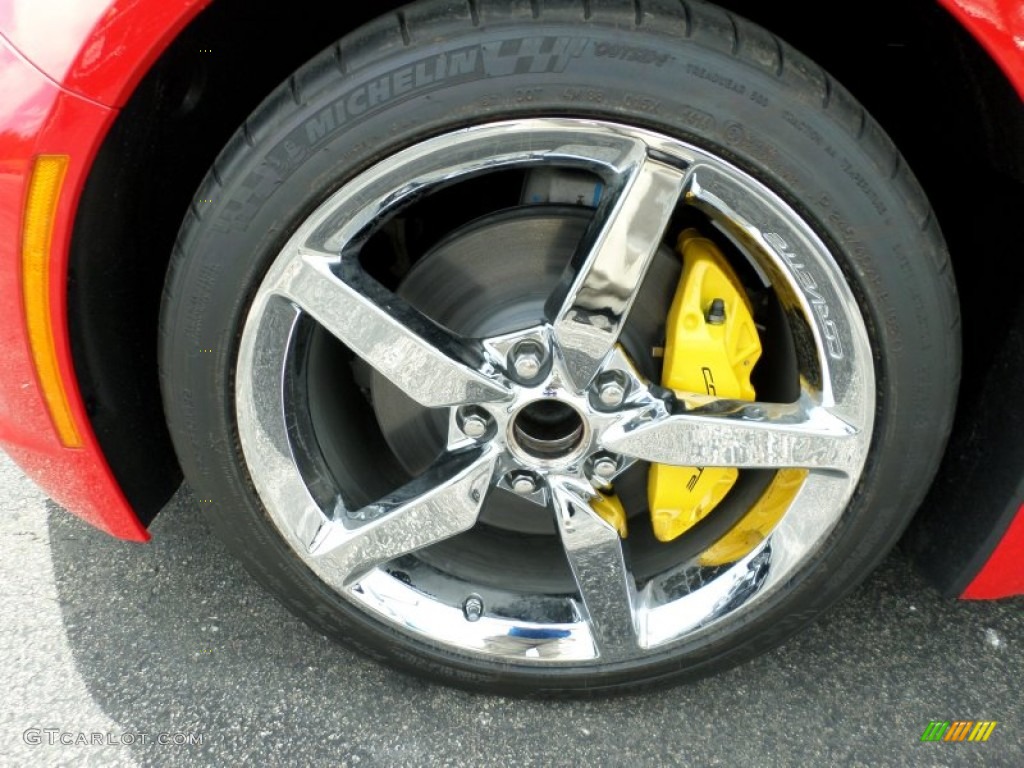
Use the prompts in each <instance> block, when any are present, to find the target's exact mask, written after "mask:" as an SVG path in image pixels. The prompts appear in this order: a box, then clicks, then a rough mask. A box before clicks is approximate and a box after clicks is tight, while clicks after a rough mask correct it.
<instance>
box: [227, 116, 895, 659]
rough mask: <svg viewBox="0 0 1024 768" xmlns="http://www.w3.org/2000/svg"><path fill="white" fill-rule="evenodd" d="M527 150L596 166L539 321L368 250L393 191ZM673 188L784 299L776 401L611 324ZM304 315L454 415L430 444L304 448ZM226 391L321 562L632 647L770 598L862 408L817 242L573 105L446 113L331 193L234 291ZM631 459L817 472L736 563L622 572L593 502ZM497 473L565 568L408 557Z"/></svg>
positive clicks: (841, 288)
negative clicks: (661, 359) (491, 115)
mask: <svg viewBox="0 0 1024 768" xmlns="http://www.w3.org/2000/svg"><path fill="white" fill-rule="evenodd" d="M524 168H561V169H573V170H576V171H585V172H587V173H589V174H593V175H594V176H596V177H598V178H599V179H600V180H601V185H602V188H603V189H602V194H601V197H600V201H599V202H598V204H597V205H596V210H595V211H594V214H593V218H592V221H591V222H590V223H589V225H588V226H587V227H586V228H585V231H584V234H583V236H582V239H581V241H580V244H579V247H578V248H577V250H576V255H575V256H573V258H572V260H571V262H570V264H569V266H568V268H567V269H566V272H565V277H564V278H563V279H562V280H561V281H560V282H558V283H557V284H555V285H552V286H551V292H550V295H549V297H548V298H547V301H546V304H545V318H546V321H545V322H541V323H539V324H533V325H531V326H530V327H524V328H519V329H516V330H513V331H509V332H503V333H501V334H498V335H494V336H488V337H484V338H467V337H464V336H461V335H458V334H455V333H452V332H450V331H449V330H447V329H445V328H444V327H442V326H441V325H439V324H437V323H435V322H432V321H431V320H430V319H428V318H427V317H425V316H424V315H423V314H422V313H421V312H419V311H418V310H416V309H414V308H413V307H412V306H411V305H410V304H409V303H407V302H406V301H405V300H404V299H403V298H402V297H401V295H400V294H399V293H395V292H392V291H390V290H387V289H385V288H384V287H383V286H382V285H381V284H380V283H379V282H377V281H376V280H374V279H373V278H371V277H370V276H369V275H368V274H367V272H366V270H365V269H364V268H363V266H362V264H361V262H360V260H359V252H360V249H361V248H362V246H363V245H364V244H365V243H366V242H367V239H368V238H369V236H370V235H371V234H372V233H373V232H374V231H376V230H378V229H379V227H380V226H381V225H382V224H383V223H384V222H386V221H387V220H388V219H389V218H390V217H391V216H393V215H394V214H395V213H396V212H397V211H399V210H401V209H402V208H403V207H404V206H407V205H409V204H412V203H413V202H415V201H416V200H418V199H422V198H423V197H424V196H426V195H429V194H431V193H433V192H435V191H438V190H442V189H444V188H446V187H449V186H451V185H453V184H456V183H458V182H460V181H463V180H467V179H473V178H480V177H483V176H484V175H487V174H494V173H499V172H501V171H503V170H508V169H524ZM686 208H691V209H694V210H696V211H699V212H700V213H701V214H702V215H703V216H706V217H707V219H708V220H709V222H710V223H711V225H713V226H714V227H715V229H716V230H717V232H718V234H719V235H720V236H722V237H723V238H725V239H727V240H728V241H729V242H730V243H732V245H733V246H734V247H735V248H736V251H737V252H738V253H740V254H742V256H743V257H744V258H745V259H746V260H747V261H748V262H749V266H750V267H751V268H752V269H753V270H754V271H755V272H756V273H757V274H758V275H759V276H760V278H761V280H762V281H763V283H764V285H765V286H770V289H771V291H772V292H773V293H774V295H775V297H776V298H777V300H778V302H779V305H780V306H781V308H782V310H783V311H784V313H785V316H786V319H787V321H788V327H789V329H790V333H791V336H792V344H793V347H794V349H795V355H794V358H793V359H794V366H795V368H796V370H795V371H794V372H793V374H794V377H795V379H796V380H797V381H798V383H799V387H798V388H799V396H798V397H796V398H795V399H794V400H793V401H792V402H786V403H774V402H754V403H751V402H741V401H730V400H723V399H717V398H712V397H708V396H706V395H705V396H699V397H698V396H695V395H692V394H682V393H670V392H667V391H665V390H663V389H662V388H661V387H659V386H656V385H654V384H652V382H651V381H650V380H649V379H648V378H647V377H646V376H645V375H644V374H643V373H642V372H641V371H640V370H639V369H638V367H637V366H636V365H635V364H634V361H633V360H632V359H631V357H630V355H629V354H628V353H627V352H626V351H625V349H624V347H623V346H621V345H620V341H621V337H622V334H623V333H624V328H625V327H626V325H627V323H628V320H629V318H630V315H631V313H632V312H633V311H635V310H636V309H637V308H636V307H635V305H636V303H637V296H638V295H639V294H640V290H641V286H642V285H643V283H644V280H645V277H646V276H647V274H648V270H649V269H650V268H651V265H652V262H653V261H654V259H655V255H656V253H657V251H658V249H659V247H660V246H661V243H662V242H663V240H664V238H665V237H666V233H667V230H668V228H669V226H670V221H671V220H672V217H673V216H674V215H676V214H677V212H678V211H679V210H681V209H686ZM478 277H479V278H480V279H486V276H478ZM436 289H437V290H438V291H444V290H446V286H445V285H438V286H436ZM310 324H313V325H316V326H319V327H321V328H322V329H325V330H326V332H328V333H329V334H330V335H332V336H333V337H334V338H336V339H337V340H338V341H339V342H340V343H342V344H343V345H344V346H345V347H346V348H347V349H348V350H349V351H350V352H351V353H352V355H353V356H355V357H356V358H358V359H359V360H361V361H362V362H363V363H365V364H367V365H369V366H371V367H372V368H373V369H374V370H375V371H376V375H377V376H380V377H384V378H385V379H386V380H387V381H388V382H390V384H391V385H393V386H394V387H397V388H398V389H399V390H401V392H402V393H404V395H405V396H406V397H407V398H409V399H411V400H413V401H415V402H416V403H418V404H419V406H420V407H422V408H424V409H430V410H431V411H433V412H434V413H435V415H438V414H439V415H440V419H441V421H442V423H443V424H445V425H446V428H447V429H446V431H447V434H446V436H445V438H444V443H445V445H444V446H443V450H442V451H441V452H440V454H439V455H438V457H437V459H436V460H435V461H434V462H433V464H432V465H431V466H429V467H428V468H427V469H425V470H424V471H422V472H420V473H419V474H417V475H416V476H415V477H413V478H412V479H411V480H410V481H408V482H406V483H405V484H403V485H401V486H400V487H398V488H396V489H394V490H392V491H391V492H389V493H387V494H385V495H384V496H383V498H378V499H373V500H369V501H368V502H367V501H366V500H360V499H359V494H358V493H353V492H352V491H351V489H349V488H347V487H346V483H345V481H344V479H339V478H337V477H334V476H332V477H325V476H324V475H325V473H323V472H320V471H318V467H320V466H321V465H320V464H318V462H317V461H316V460H311V459H310V458H309V457H310V455H315V454H316V452H317V448H316V439H315V437H311V435H310V431H309V424H308V419H307V418H306V417H305V415H304V414H305V412H306V411H308V410H309V403H308V396H307V395H306V394H305V393H304V391H303V390H302V388H301V387H299V386H297V384H296V381H297V379H298V375H299V373H300V372H301V369H302V366H303V363H302V359H301V358H302V355H301V353H302V350H303V347H304V342H303V338H304V334H303V329H306V328H308V327H309V325H310ZM235 396H236V402H235V405H236V412H237V422H238V430H239V438H240V442H241V447H242V451H243V454H244V457H245V460H246V462H247V464H248V468H249V473H250V475H251V478H252V481H253V483H254V485H255V487H256V489H257V491H258V493H259V496H260V498H261V500H262V502H263V504H264V506H265V508H266V511H267V512H268V514H269V516H270V519H271V520H272V521H273V523H274V525H275V526H276V527H277V529H278V530H279V531H280V533H281V535H282V536H283V537H284V538H285V539H286V540H287V541H288V543H289V544H290V546H291V547H292V548H293V549H294V551H295V552H296V553H297V555H298V556H299V558H300V559H301V560H302V561H303V562H304V563H305V564H306V565H307V566H308V567H309V568H310V569H311V570H312V571H313V572H314V573H315V574H316V575H317V576H318V577H319V578H320V579H321V580H322V581H323V582H324V583H326V584H327V585H328V586H330V587H331V588H332V589H334V590H335V591H337V592H338V593H339V594H340V595H342V596H343V597H344V598H345V599H346V600H348V601H350V602H351V603H352V604H354V605H356V606H358V607H359V608H361V609H362V610H363V611H365V612H367V613H368V614H369V615H371V616H372V617H374V618H375V619H376V620H378V621H380V622H383V623H385V624H387V625H390V626H391V627H392V628H395V629H398V630H400V631H402V632H405V633H407V634H409V635H411V636H413V637H414V638H418V639H419V640H421V641H425V642H427V643H432V644H436V645H438V646H441V647H444V648H448V649H450V650H453V651H458V652H461V653H469V654H477V655H482V656H483V657H485V658H490V659H501V660H508V661H514V662H516V663H520V664H537V665H559V664H573V665H579V664H586V663H588V662H589V663H601V664H603V663H609V662H612V663H614V662H620V661H628V660H635V659H641V658H643V657H645V656H648V655H652V654H654V653H658V652H662V651H664V650H665V649H667V648H670V647H672V646H674V645H679V646H682V645H685V644H686V643H688V642H690V641H692V640H694V639H696V638H698V637H699V636H700V635H702V634H703V633H704V632H706V631H708V629H709V628H710V627H711V626H712V625H715V626H716V627H721V626H724V625H725V624H726V623H728V622H731V621H734V620H737V619H738V618H740V617H742V616H743V615H744V614H745V613H746V612H748V611H750V610H751V608H752V607H753V606H756V605H757V604H758V603H759V602H761V601H764V600H765V599H766V598H768V597H769V596H770V595H772V593H773V592H775V591H776V590H777V589H778V588H779V587H780V586H781V585H784V584H785V583H786V582H787V581H788V580H789V579H791V578H792V577H793V576H794V575H795V573H796V572H797V571H798V570H799V569H801V568H802V567H803V566H805V565H806V564H807V563H808V562H809V561H810V560H811V559H812V558H813V556H814V554H815V553H816V552H818V551H819V549H820V548H821V547H822V546H823V544H824V542H825V541H826V538H827V537H828V534H829V532H830V531H831V530H832V528H833V527H834V526H835V524H836V522H837V521H838V520H839V518H840V517H841V516H842V514H843V512H844V510H845V509H846V506H847V504H848V502H849V501H850V499H851V497H852V495H853V492H854V489H855V488H856V486H857V483H858V481H859V479H860V476H861V473H862V471H863V469H864V464H865V460H866V456H867V453H868V449H869V446H870V443H871V437H872V427H873V420H874V412H875V405H876V403H875V376H874V369H873V363H872V355H871V349H870V346H869V341H868V334H867V331H866V328H865V324H864V321H863V319H862V317H861V314H860V311H859V309H858V306H857V302H856V300H855V299H854V297H853V295H852V293H851V291H850V289H849V288H848V286H847V283H846V281H845V279H844V277H843V274H842V272H841V270H840V268H839V266H838V265H837V264H836V262H835V260H834V259H833V258H832V256H831V255H830V253H829V249H828V247H827V246H826V245H825V243H824V242H822V240H820V239H819V238H818V236H817V235H816V234H815V233H814V231H813V230H812V229H811V228H810V226H809V225H808V224H807V223H806V222H805V221H804V220H803V219H802V218H801V216H800V215H799V214H798V213H797V212H796V211H795V210H794V209H793V208H792V207H790V206H789V205H788V204H787V203H786V202H784V201H783V200H782V199H781V198H780V197H779V196H778V195H776V194H774V193H773V192H772V191H771V190H769V189H768V188H767V187H765V186H764V185H762V184H761V183H759V182H758V181H757V180H755V179H754V178H753V177H751V176H750V175H748V174H746V173H744V172H743V171H741V170H739V169H737V168H736V167H734V166H732V165H730V164H729V163H727V162H726V161H724V160H723V159H721V158H718V157H715V156H713V155H711V154H709V153H707V152H705V151H703V150H700V149H697V148H695V147H693V146H689V145H687V144H685V143H682V142H680V141H677V140H674V139H670V138H667V137H665V136H661V135H658V134H654V133H650V132H647V131H643V130H638V129H635V128H631V127H624V126H621V125H615V124H610V123H604V122H596V121H587V120H568V119H526V120H518V121H512V122H504V123H495V124H491V125H484V126H480V127H474V128H469V129H465V130H459V131H456V132H453V133H449V134H447V135H443V136H439V137H437V138H434V139H430V140H428V141H424V142H422V143H420V144H418V145H416V146H412V147H410V148H408V149H406V150H404V151H402V152H400V153H398V154H396V155H394V156H392V157H390V158H388V159H386V160H384V161H382V162H380V163H379V164H378V165H376V166H374V167H372V168H370V169H369V170H367V171H365V172H364V173H362V174H361V175H359V176H357V177H356V178H355V179H353V180H351V181H350V182H349V183H347V184H346V185H345V186H344V187H343V188H342V189H340V190H339V191H338V192H336V193H335V194H333V195H332V196H331V197H330V199H328V200H327V201H326V202H325V203H324V204H323V205H321V206H320V208H319V209H317V210H316V211H315V212H314V213H313V214H312V215H310V216H309V217H308V218H307V219H306V220H305V222H304V223H303V224H302V225H301V226H300V227H299V229H298V230H297V231H296V232H295V234H294V236H293V237H292V238H291V239H290V241H289V242H288V244H287V245H286V246H285V247H284V249H283V250H282V251H281V253H280V255H279V256H278V257H277V258H276V260H275V261H274V263H273V264H272V266H271V268H270V270H269V272H268V273H267V275H266V277H265V279H264V280H263V283H262V285H261V287H260V289H259V291H258V292H257V294H256V296H255V298H254V300H253V302H252V305H251V309H250V311H249V315H248V319H247V321H246V324H245V329H244V333H243V337H242V342H241V347H240V352H239V359H238V366H237V378H236V383H235ZM645 462H655V463H661V464H672V465H680V466H696V467H736V468H738V469H740V470H781V469H786V468H805V469H807V470H809V475H808V477H807V479H806V481H805V482H804V484H803V486H802V488H801V490H800V492H799V494H798V495H797V497H796V499H795V500H794V502H793V503H792V505H791V506H790V508H789V509H788V511H787V512H786V514H785V515H784V517H783V518H782V519H781V521H780V522H779V523H778V525H777V526H776V527H775V528H774V530H772V531H771V533H770V534H769V535H768V536H767V537H766V538H765V539H764V540H763V541H762V542H761V543H760V544H759V545H758V546H757V547H755V548H754V549H753V550H752V551H750V552H749V553H748V554H746V555H745V556H744V557H742V558H741V559H740V560H738V561H737V562H734V563H732V564H729V565H726V566H716V567H711V568H709V567H705V566H702V565H701V564H700V562H699V557H697V556H688V557H686V558H684V559H681V560H679V561H677V562H672V563H670V564H667V565H665V566H664V567H661V568H659V569H657V572H654V573H644V574H643V575H642V577H638V575H637V574H636V573H635V570H634V567H633V564H634V562H635V558H634V553H633V552H632V551H631V543H630V540H629V539H627V540H625V541H623V540H622V539H621V538H620V536H619V534H618V532H617V531H616V530H615V529H614V528H613V527H612V526H611V525H609V524H608V523H607V522H605V520H603V519H602V518H601V517H599V516H598V515H597V514H596V513H595V512H594V511H593V509H592V507H591V501H592V500H594V499H595V498H596V497H597V494H598V491H597V489H599V488H601V487H604V486H606V485H607V484H609V483H612V482H614V481H615V480H616V478H618V477H620V476H622V475H624V474H625V473H627V472H628V471H629V470H630V469H631V468H633V467H636V466H638V465H642V463H645ZM510 493H511V494H516V495H517V496H520V497H523V498H525V499H528V500H529V501H532V502H533V503H534V505H536V506H540V507H543V508H544V509H547V510H548V511H549V513H550V515H551V517H552V518H553V520H554V528H555V530H556V531H557V535H558V538H559V540H560V543H561V546H562V548H563V550H564V554H565V560H566V561H567V563H568V566H569V570H570V572H571V575H572V579H571V584H570V587H569V589H567V590H564V591H563V592H562V593H552V592H550V591H549V590H529V589H525V588H517V587H516V586H515V584H510V585H507V586H506V588H505V589H504V591H502V590H495V589H494V587H493V584H492V585H480V584H475V583H473V582H472V581H468V580H466V579H465V578H463V577H460V576H458V575H457V574H452V573H446V572H445V571H444V570H443V569H439V568H436V567H432V566H424V567H423V568H422V569H421V571H417V572H411V571H410V569H409V568H406V567H404V566H401V565H400V564H401V563H402V562H404V561H407V560H408V559H409V558H412V559H413V560H416V558H417V553H420V552H425V551H427V550H429V548H431V547H432V546H435V545H437V544H439V543H441V542H445V541H446V540H451V539H453V538H454V537H458V536H459V535H462V534H464V532H466V531H469V530H470V529H472V528H473V527H474V525H476V524H477V522H478V519H479V517H480V515H481V511H482V509H483V508H484V507H485V506H486V504H487V503H488V499H489V498H491V497H492V496H494V495H495V494H510ZM396 564H398V565H396ZM497 576H498V578H497V580H498V581H499V582H500V581H501V579H500V574H498V575H497ZM499 593H500V594H499ZM495 595H498V596H495Z"/></svg>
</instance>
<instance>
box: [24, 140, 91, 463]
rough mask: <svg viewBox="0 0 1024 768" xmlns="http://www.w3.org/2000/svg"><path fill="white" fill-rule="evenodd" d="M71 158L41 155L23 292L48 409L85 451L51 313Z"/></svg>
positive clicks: (28, 209) (28, 219)
mask: <svg viewBox="0 0 1024 768" xmlns="http://www.w3.org/2000/svg"><path fill="white" fill-rule="evenodd" d="M69 160H70V158H68V156H67V155H39V156H38V157H36V161H35V165H34V167H33V168H32V178H31V179H30V180H29V187H28V200H27V201H26V204H25V225H24V229H23V230H22V248H21V290H22V294H23V296H24V298H25V321H26V325H27V327H28V339H29V344H30V346H31V348H32V361H33V362H34V363H35V367H36V373H37V374H38V376H39V386H40V388H41V389H42V391H43V397H44V399H45V400H46V407H47V409H48V410H49V411H50V419H51V420H52V421H53V426H54V428H55V429H56V430H57V436H58V437H59V438H60V441H61V443H62V444H63V445H64V446H65V447H67V448H81V447H82V436H81V435H80V434H79V432H78V427H76V426H75V420H74V418H73V417H72V415H71V404H70V403H69V402H68V395H67V392H66V391H65V390H64V382H63V381H61V377H60V366H59V365H58V363H57V347H56V344H55V343H54V339H53V322H52V319H51V318H52V315H51V312H50V310H51V306H50V246H51V243H52V240H53V220H54V217H55V216H56V214H57V203H58V201H59V200H60V192H61V187H62V186H63V185H64V175H65V174H66V173H67V170H68V161H69Z"/></svg>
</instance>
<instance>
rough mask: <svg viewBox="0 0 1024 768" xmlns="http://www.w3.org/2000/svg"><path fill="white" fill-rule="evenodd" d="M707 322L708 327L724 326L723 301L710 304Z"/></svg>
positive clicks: (719, 300)
mask: <svg viewBox="0 0 1024 768" xmlns="http://www.w3.org/2000/svg"><path fill="white" fill-rule="evenodd" d="M707 320H708V325H725V301H724V300H723V299H715V300H714V301H712V302H711V308H710V309H708V317H707Z"/></svg>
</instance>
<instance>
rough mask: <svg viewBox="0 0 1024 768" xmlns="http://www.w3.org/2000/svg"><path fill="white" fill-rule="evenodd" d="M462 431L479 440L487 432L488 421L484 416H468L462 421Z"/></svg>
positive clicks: (467, 435)
mask: <svg viewBox="0 0 1024 768" xmlns="http://www.w3.org/2000/svg"><path fill="white" fill-rule="evenodd" d="M462 432H463V434H465V435H466V437H471V438H473V439H474V440H478V439H479V438H481V437H483V436H484V435H486V434H487V422H486V421H485V420H484V418H483V416H467V417H466V418H465V420H463V422H462Z"/></svg>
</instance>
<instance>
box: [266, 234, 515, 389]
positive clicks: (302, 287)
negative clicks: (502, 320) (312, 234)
mask: <svg viewBox="0 0 1024 768" xmlns="http://www.w3.org/2000/svg"><path fill="white" fill-rule="evenodd" d="M338 263H339V257H338V256H335V255H332V254H326V253H320V252H317V251H312V250H309V249H306V248H300V249H298V251H297V252H296V253H295V254H294V255H293V256H292V258H291V261H290V262H289V264H288V265H287V267H286V268H285V269H284V270H283V271H282V273H281V276H280V278H279V280H278V282H277V285H276V287H275V292H276V293H278V294H280V295H282V296H284V297H286V298H288V299H290V300H291V301H294V302H295V303H296V304H297V305H298V306H299V307H301V308H302V310H303V311H305V312H308V313H309V314H310V315H311V316H312V317H313V318H314V319H315V320H316V321H317V322H318V323H320V324H321V325H323V326H324V327H325V328H326V329H327V330H328V331H329V332H330V333H331V334H333V335H334V336H335V337H337V338H338V339H339V340H340V341H342V342H343V343H344V344H345V345H346V346H348V348H349V349H351V350H352V351H353V352H354V353H355V354H356V355H358V356H359V357H361V358H362V359H363V360H365V361H366V362H367V363H368V364H370V365H372V366H373V367H374V368H376V369H377V370H378V371H379V372H380V373H381V374H383V375H384V376H386V377H388V378H389V379H390V380H391V381H392V382H394V383H395V385H396V386H398V387H399V388H400V389H401V390H402V391H403V392H405V393H406V394H407V395H408V396H409V397H411V398H412V399H413V400H415V401H416V402H418V403H420V405H423V406H427V407H433V408H439V407H444V406H451V405H462V404H466V403H485V402H501V401H504V400H507V399H509V398H510V397H511V394H510V392H509V391H508V389H506V388H505V386H504V385H502V384H501V383H500V382H498V381H497V380H495V379H492V378H490V377H488V376H487V375H485V374H484V373H481V372H480V371H479V370H476V369H477V368H479V367H481V366H482V365H483V353H482V352H481V351H480V350H474V349H473V348H472V347H471V345H470V344H469V343H467V342H465V341H463V340H460V339H457V338H455V337H454V336H452V335H451V334H449V333H448V332H446V331H445V330H444V329H442V328H440V327H439V326H437V325H434V324H433V323H431V322H430V321H429V320H427V319H426V318H425V317H423V315H421V314H420V313H419V312H417V311H416V310H414V309H413V308H412V307H410V306H409V305H408V304H406V303H405V302H404V301H402V300H401V299H400V298H398V297H397V296H395V295H394V294H392V293H390V292H389V291H387V290H386V289H384V288H383V287H381V286H380V285H379V284H377V283H376V282H374V281H373V280H370V279H369V278H367V277H366V276H365V275H363V273H362V272H361V270H360V269H359V268H358V267H355V266H353V267H351V268H350V269H348V270H347V271H346V272H345V274H344V275H343V278H344V279H343V278H341V277H338V276H336V275H335V274H334V272H333V271H332V266H334V265H337V264H338ZM343 264H344V262H343Z"/></svg>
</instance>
